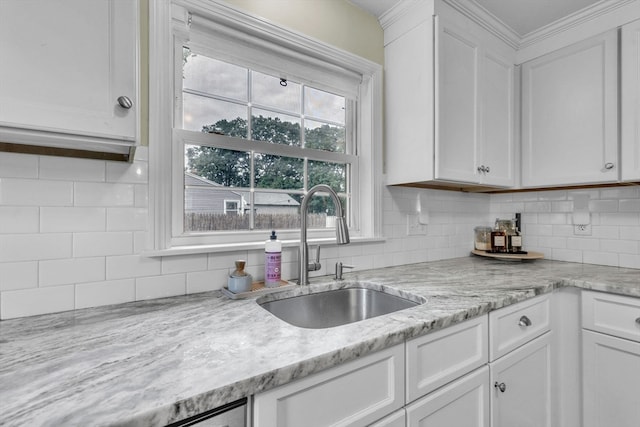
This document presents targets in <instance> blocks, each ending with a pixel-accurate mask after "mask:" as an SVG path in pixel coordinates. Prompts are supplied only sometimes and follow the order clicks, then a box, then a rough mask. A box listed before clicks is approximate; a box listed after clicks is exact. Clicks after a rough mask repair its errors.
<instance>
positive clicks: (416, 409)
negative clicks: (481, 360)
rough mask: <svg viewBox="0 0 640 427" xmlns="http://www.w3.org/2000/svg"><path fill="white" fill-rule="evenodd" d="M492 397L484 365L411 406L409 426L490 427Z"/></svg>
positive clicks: (408, 418)
mask: <svg viewBox="0 0 640 427" xmlns="http://www.w3.org/2000/svg"><path fill="white" fill-rule="evenodd" d="M489 400H490V398H489V368H488V367H486V366H484V367H482V368H480V369H478V370H476V371H474V372H472V373H470V374H468V375H466V376H464V377H462V378H460V379H459V380H457V381H454V382H452V383H451V384H448V385H447V386H445V387H442V388H441V389H440V390H438V391H435V392H433V393H431V394H429V395H428V396H425V397H423V398H422V399H420V400H417V401H416V402H414V403H412V404H411V405H409V406H407V427H423V426H429V427H458V426H464V427H489V426H490V420H491V418H490V410H489Z"/></svg>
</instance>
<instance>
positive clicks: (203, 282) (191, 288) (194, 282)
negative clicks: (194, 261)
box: [187, 270, 229, 294]
mask: <svg viewBox="0 0 640 427" xmlns="http://www.w3.org/2000/svg"><path fill="white" fill-rule="evenodd" d="M227 277H229V276H228V274H227V272H226V270H208V271H196V272H192V273H187V293H188V294H194V293H197V292H209V291H215V290H218V289H222V288H223V287H224V286H226V285H227Z"/></svg>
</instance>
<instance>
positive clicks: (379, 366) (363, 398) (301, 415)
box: [253, 344, 404, 427]
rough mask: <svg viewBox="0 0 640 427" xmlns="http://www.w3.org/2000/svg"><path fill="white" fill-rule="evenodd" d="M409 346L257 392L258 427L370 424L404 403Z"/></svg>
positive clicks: (395, 347)
mask: <svg viewBox="0 0 640 427" xmlns="http://www.w3.org/2000/svg"><path fill="white" fill-rule="evenodd" d="M403 390H404V345H402V344H399V345H396V346H394V347H391V348H388V349H385V350H382V351H379V352H376V353H373V354H370V355H367V356H365V357H362V358H360V359H357V360H354V361H352V362H348V363H345V364H343V365H340V366H337V367H335V368H332V369H328V370H326V371H324V372H320V373H318V374H315V375H310V376H308V377H306V378H302V379H300V380H298V381H294V382H292V383H290V384H285V385H283V386H281V387H277V388H274V389H272V390H269V391H266V392H264V393H260V394H257V395H256V396H255V398H254V406H253V409H254V423H253V425H254V427H300V426H305V427H328V426H335V427H337V426H366V425H369V424H371V423H372V422H374V421H376V420H379V419H380V418H382V417H384V416H385V415H387V414H390V413H391V412H393V411H395V410H397V409H400V408H401V407H402V406H403V405H404V392H403Z"/></svg>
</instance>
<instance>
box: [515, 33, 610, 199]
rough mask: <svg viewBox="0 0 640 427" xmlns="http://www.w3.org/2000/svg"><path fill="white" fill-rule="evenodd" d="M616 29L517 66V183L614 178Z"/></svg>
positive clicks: (549, 183)
mask: <svg viewBox="0 0 640 427" xmlns="http://www.w3.org/2000/svg"><path fill="white" fill-rule="evenodd" d="M617 94H618V32H617V30H612V31H609V32H607V33H604V34H602V35H599V36H597V37H592V38H589V39H587V40H584V41H582V42H579V43H576V44H573V45H571V46H568V47H565V48H562V49H560V50H557V51H555V52H552V53H549V54H546V55H543V56H541V57H539V58H536V59H534V60H531V61H528V62H526V63H524V64H523V65H522V185H523V187H544V186H558V185H580V184H595V183H608V182H617V181H618V179H619V171H620V165H619V163H618V96H617Z"/></svg>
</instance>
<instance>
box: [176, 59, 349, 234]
mask: <svg viewBox="0 0 640 427" xmlns="http://www.w3.org/2000/svg"><path fill="white" fill-rule="evenodd" d="M182 52H183V69H182V77H183V78H182V88H181V92H182V93H181V95H182V103H181V104H178V106H182V111H179V109H178V111H177V114H178V115H180V114H181V115H182V117H181V118H182V120H181V122H182V128H183V129H184V130H187V131H193V132H199V133H200V134H206V135H207V137H206V139H202V138H201V137H199V138H198V139H199V140H202V142H203V143H202V144H201V145H196V144H188V143H184V141H181V140H180V138H176V141H174V143H176V144H182V146H183V152H184V165H183V167H184V170H185V171H186V173H189V174H193V175H196V176H198V177H200V178H202V179H203V180H204V181H208V182H209V185H210V186H211V187H212V188H211V189H210V191H209V192H208V193H207V192H206V191H205V192H203V191H202V190H201V189H200V190H201V191H200V194H198V197H204V196H203V194H209V195H210V198H211V201H210V203H209V205H210V206H209V208H210V210H209V212H198V213H197V214H196V213H193V212H189V211H188V210H187V209H186V207H187V206H189V205H191V204H192V201H191V200H190V198H192V197H196V192H195V191H194V189H192V188H190V187H189V186H188V185H186V184H185V186H184V198H183V203H184V207H185V209H184V218H183V221H182V227H181V229H180V230H174V232H177V233H179V234H190V233H194V232H195V233H202V232H223V231H224V232H226V231H242V230H245V231H247V230H249V231H250V230H264V229H271V228H275V229H284V230H286V229H291V230H294V229H298V228H299V227H300V213H299V206H300V201H301V200H302V196H303V195H304V193H305V191H306V190H308V189H309V188H311V187H312V186H314V185H316V184H320V183H325V184H328V185H330V186H331V187H332V188H333V189H334V190H336V191H337V192H338V193H339V195H340V198H341V200H343V206H344V208H345V209H346V211H347V212H351V207H350V201H351V196H350V188H349V186H348V183H349V182H350V180H349V179H348V178H349V177H348V174H349V173H350V172H351V171H352V170H354V168H353V165H354V163H357V157H356V156H354V155H353V154H349V152H350V151H352V148H351V147H352V145H353V137H354V136H355V132H354V130H353V129H351V130H349V129H348V126H349V121H348V120H347V114H348V106H351V107H352V108H355V101H354V100H349V99H348V98H347V97H346V96H342V95H338V94H335V93H331V92H328V91H326V90H322V89H319V88H316V87H313V86H309V85H307V84H305V83H299V82H295V81H292V80H290V79H285V78H282V77H276V76H273V75H270V74H267V73H263V72H261V71H257V70H254V69H249V68H243V67H240V66H238V65H234V64H229V63H227V62H225V61H222V60H218V59H214V58H211V57H207V56H205V55H203V54H201V53H194V52H193V51H192V50H191V49H190V48H188V47H184V48H183V50H182ZM216 73H220V74H222V75H220V76H214V77H210V75H211V74H216ZM234 79H238V80H241V81H242V82H243V83H244V85H245V86H246V89H242V88H240V87H239V84H238V83H237V82H234V81H233V80H234ZM218 85H222V86H223V87H220V88H218ZM177 123H178V124H179V123H180V120H179V121H178V122H177ZM351 123H353V121H351ZM227 137H231V138H227ZM350 138H351V140H350ZM245 150H246V151H245ZM323 153H326V154H323ZM225 189H228V190H225ZM231 190H233V191H236V192H237V193H238V194H239V195H240V197H241V198H240V200H239V201H238V213H239V215H240V216H245V218H218V217H219V216H224V215H226V213H227V208H226V206H225V208H224V209H218V208H217V207H216V206H213V205H214V204H215V200H220V198H221V197H224V196H225V191H231ZM315 199H317V200H314V201H313V203H311V204H310V209H309V221H308V223H309V226H310V228H311V229H314V228H315V229H325V228H332V227H334V226H335V221H334V219H333V218H332V217H333V215H335V207H334V206H333V203H332V201H331V199H330V198H329V197H321V195H320V197H316V198H315Z"/></svg>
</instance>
